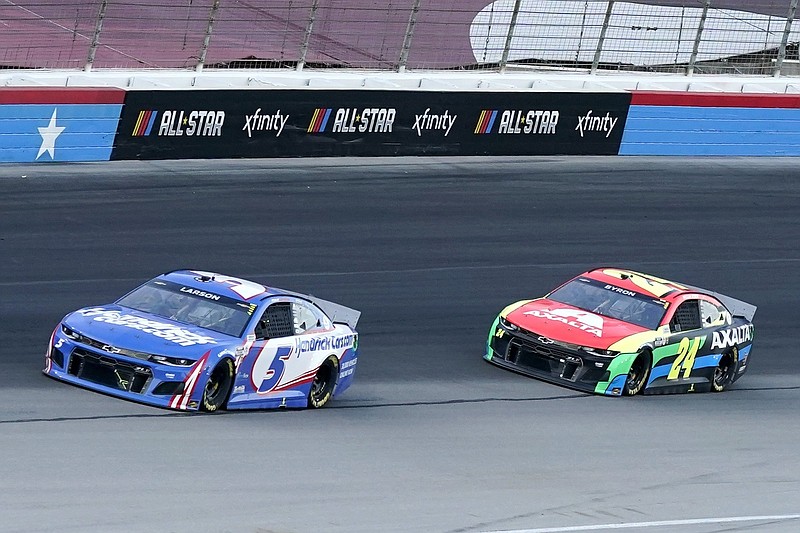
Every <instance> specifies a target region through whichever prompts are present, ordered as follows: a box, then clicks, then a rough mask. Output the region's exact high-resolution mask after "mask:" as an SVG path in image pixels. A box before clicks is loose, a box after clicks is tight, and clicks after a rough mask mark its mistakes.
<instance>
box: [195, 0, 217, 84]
mask: <svg viewBox="0 0 800 533" xmlns="http://www.w3.org/2000/svg"><path fill="white" fill-rule="evenodd" d="M219 2H220V0H214V4H213V5H212V6H211V12H209V14H208V25H207V26H206V35H205V37H203V46H201V47H200V57H199V58H198V59H197V66H196V67H195V70H196V71H197V72H201V71H202V70H203V65H205V63H206V55H207V54H208V45H209V44H210V43H211V31H212V30H213V29H214V21H215V20H216V19H217V11H219Z"/></svg>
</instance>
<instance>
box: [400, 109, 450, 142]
mask: <svg viewBox="0 0 800 533" xmlns="http://www.w3.org/2000/svg"><path fill="white" fill-rule="evenodd" d="M430 110H431V108H430V107H429V108H427V109H425V112H424V113H422V114H421V115H414V117H415V119H414V126H413V127H412V128H411V129H413V130H416V132H417V137H422V131H423V130H425V131H428V130H441V131H444V136H445V137H447V135H448V134H449V133H450V128H452V127H453V124H455V122H456V118H458V115H451V114H450V111H449V110H447V109H445V110H444V113H442V114H440V115H430V114H428V113H429V112H430Z"/></svg>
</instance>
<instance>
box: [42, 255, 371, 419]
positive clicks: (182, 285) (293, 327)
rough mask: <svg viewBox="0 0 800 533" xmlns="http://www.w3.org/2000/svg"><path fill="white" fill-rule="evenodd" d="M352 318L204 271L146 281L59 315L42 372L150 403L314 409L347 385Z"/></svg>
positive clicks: (308, 299)
mask: <svg viewBox="0 0 800 533" xmlns="http://www.w3.org/2000/svg"><path fill="white" fill-rule="evenodd" d="M360 315H361V313H359V312H358V311H355V310H353V309H349V308H347V307H344V306H341V305H338V304H335V303H332V302H327V301H325V300H320V299H318V298H314V297H312V296H306V295H303V294H299V293H294V292H290V291H285V290H282V289H276V288H274V287H264V286H262V285H259V284H257V283H253V282H250V281H245V280H243V279H238V278H232V277H228V276H222V275H220V274H214V273H210V272H201V271H189V270H180V271H175V272H170V273H167V274H163V275H161V276H158V277H157V278H155V279H152V280H150V281H148V282H147V283H145V284H144V285H142V286H140V287H138V288H137V289H134V290H133V291H132V292H130V293H128V294H127V295H125V296H123V297H122V298H120V299H119V300H117V302H116V303H114V304H110V305H102V306H95V307H86V308H83V309H79V310H77V311H75V312H73V313H70V314H68V315H67V316H66V317H64V319H63V320H62V321H61V323H60V324H58V326H57V327H56V329H55V331H54V332H53V335H52V337H51V339H50V345H49V346H48V348H47V355H46V357H45V367H44V373H45V374H47V375H48V376H51V377H54V378H56V379H59V380H62V381H66V382H69V383H73V384H76V385H80V386H82V387H86V388H88V389H92V390H95V391H99V392H104V393H106V394H111V395H113V396H119V397H121V398H125V399H128V400H134V401H138V402H142V403H147V404H151V405H155V406H159V407H168V408H173V409H184V410H197V409H202V410H205V411H216V410H217V409H220V408H225V407H227V408H228V409H251V408H274V407H306V406H308V407H322V406H323V405H325V404H326V403H327V402H328V400H330V399H331V397H333V396H334V395H337V394H340V393H341V392H343V391H344V390H345V389H347V387H349V386H350V384H351V383H352V380H353V377H354V376H353V373H354V372H355V368H356V363H357V362H358V354H357V352H358V334H357V333H356V331H355V329H354V328H355V326H356V322H357V321H358V318H359V316H360Z"/></svg>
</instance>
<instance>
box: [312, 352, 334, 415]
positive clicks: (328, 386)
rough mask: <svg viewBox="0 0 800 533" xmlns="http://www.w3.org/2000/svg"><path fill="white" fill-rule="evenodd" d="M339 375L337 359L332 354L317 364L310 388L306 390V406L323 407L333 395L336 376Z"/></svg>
mask: <svg viewBox="0 0 800 533" xmlns="http://www.w3.org/2000/svg"><path fill="white" fill-rule="evenodd" d="M338 377H339V360H338V359H336V357H334V356H333V355H332V356H330V357H328V358H327V359H325V361H323V363H322V364H321V365H320V366H319V369H318V370H317V374H316V375H315V376H314V381H312V382H311V390H309V391H308V406H309V407H310V408H312V409H319V408H320V407H323V406H324V405H325V404H326V403H328V401H329V400H330V399H331V397H332V396H333V389H334V387H335V386H336V378H338Z"/></svg>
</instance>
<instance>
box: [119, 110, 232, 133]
mask: <svg viewBox="0 0 800 533" xmlns="http://www.w3.org/2000/svg"><path fill="white" fill-rule="evenodd" d="M157 116H158V111H156V110H154V109H148V110H144V111H139V117H138V118H137V120H136V124H135V125H134V127H133V132H132V135H133V136H134V137H143V136H146V135H150V133H151V132H152V131H153V126H154V124H155V122H156V117H157ZM224 123H225V111H189V112H186V111H175V110H167V111H164V112H162V114H161V121H160V122H159V125H158V135H159V136H161V137H220V136H222V125H223V124H224Z"/></svg>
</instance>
